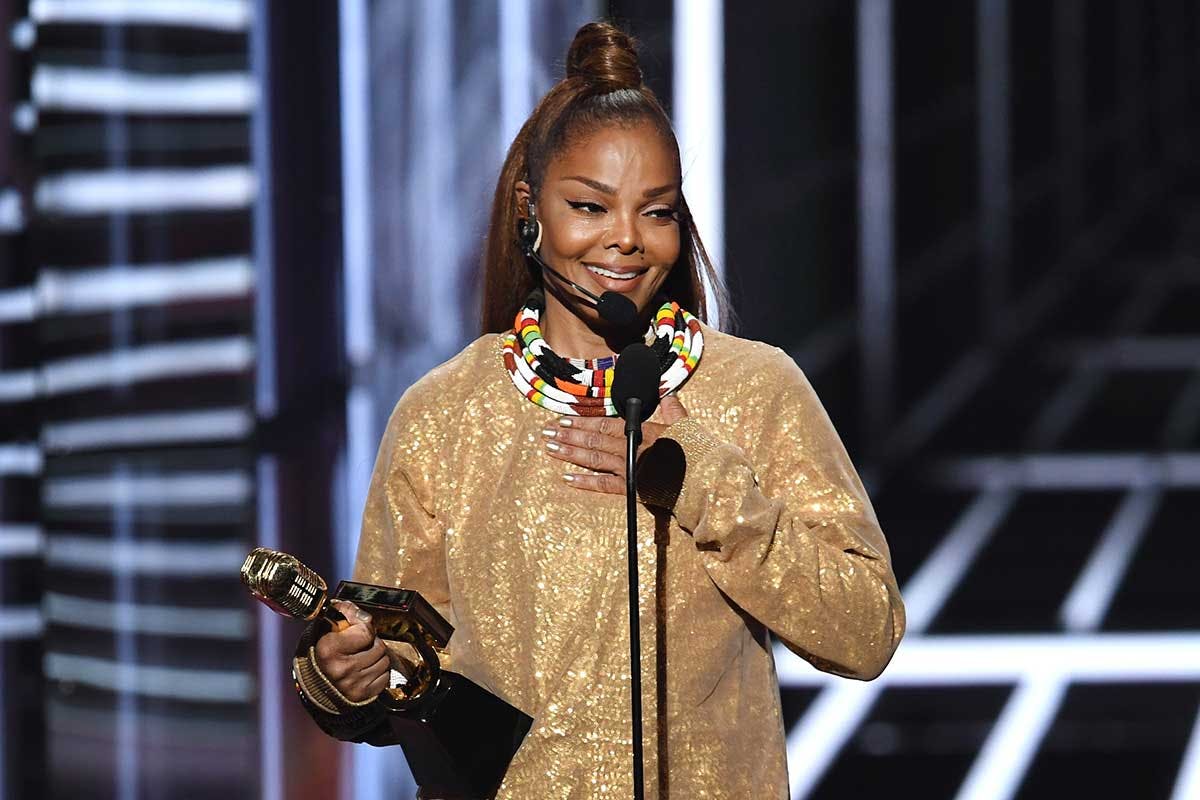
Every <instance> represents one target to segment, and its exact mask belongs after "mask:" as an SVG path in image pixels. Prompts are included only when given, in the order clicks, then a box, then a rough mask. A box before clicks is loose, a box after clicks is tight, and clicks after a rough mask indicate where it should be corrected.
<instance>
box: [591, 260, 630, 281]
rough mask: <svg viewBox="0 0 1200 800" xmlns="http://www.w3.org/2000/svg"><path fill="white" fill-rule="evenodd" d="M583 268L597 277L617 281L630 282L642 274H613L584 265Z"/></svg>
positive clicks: (606, 270) (601, 268)
mask: <svg viewBox="0 0 1200 800" xmlns="http://www.w3.org/2000/svg"><path fill="white" fill-rule="evenodd" d="M584 266H586V267H587V268H588V270H590V271H591V272H594V273H596V274H597V275H603V276H604V277H606V278H614V279H616V280H618V281H631V280H633V279H634V278H636V277H637V276H639V275H641V274H642V273H640V272H613V271H612V270H610V269H604V268H603V267H593V266H592V265H591V264H585V265H584Z"/></svg>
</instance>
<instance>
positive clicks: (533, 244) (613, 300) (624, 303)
mask: <svg viewBox="0 0 1200 800" xmlns="http://www.w3.org/2000/svg"><path fill="white" fill-rule="evenodd" d="M532 211H533V208H532V204H531V207H530V215H529V217H528V218H526V219H521V220H519V221H518V223H517V240H518V241H519V242H520V243H521V249H522V250H524V251H525V255H526V256H528V257H529V258H530V259H531V260H532V261H533V262H534V263H535V264H537V265H538V266H539V267H541V268H542V269H543V270H544V271H546V272H549V273H550V274H551V275H553V276H554V277H555V278H558V279H559V280H560V281H562V282H563V283H565V284H567V285H568V286H570V287H571V288H572V289H574V290H575V291H577V292H579V293H580V294H582V295H583V296H584V297H586V298H588V299H589V300H591V301H592V304H593V305H594V306H595V307H596V312H597V313H599V314H600V317H601V318H602V319H603V320H604V321H605V322H608V323H611V324H613V325H617V326H620V327H625V326H628V325H632V324H633V323H634V322H635V321H637V306H635V305H634V304H633V301H632V300H630V299H629V298H628V297H626V296H625V295H623V294H621V293H619V292H612V291H609V292H604V293H603V294H602V295H600V296H599V297H597V296H596V295H594V294H592V293H591V292H589V291H588V290H587V289H585V288H583V287H582V286H580V285H579V284H578V283H575V281H573V280H571V279H570V278H568V277H567V276H565V275H563V274H562V273H560V272H559V271H558V270H556V269H554V267H552V266H550V265H549V264H547V263H546V262H545V261H543V260H542V257H541V256H539V255H538V254H537V249H538V245H539V244H541V241H542V223H541V222H539V221H538V219H537V218H536V217H535V216H533V213H532Z"/></svg>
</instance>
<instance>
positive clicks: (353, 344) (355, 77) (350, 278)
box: [338, 0, 503, 366]
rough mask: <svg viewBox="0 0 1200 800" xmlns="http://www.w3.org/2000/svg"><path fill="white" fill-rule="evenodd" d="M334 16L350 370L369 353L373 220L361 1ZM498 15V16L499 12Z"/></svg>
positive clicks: (348, 0)
mask: <svg viewBox="0 0 1200 800" xmlns="http://www.w3.org/2000/svg"><path fill="white" fill-rule="evenodd" d="M338 12H339V13H338V20H339V22H340V24H339V26H338V27H339V35H340V39H341V47H340V48H339V50H338V53H339V58H340V62H341V63H340V67H341V69H340V71H339V79H340V87H341V96H340V99H341V115H342V125H341V131H342V280H343V282H344V300H343V302H344V305H345V328H346V356H347V358H348V359H349V360H350V364H351V365H353V366H363V365H366V364H367V363H369V362H370V360H371V356H372V354H373V352H374V349H375V341H374V339H375V315H374V307H373V305H372V291H371V288H372V287H371V283H372V281H371V277H372V274H373V271H372V266H373V262H374V256H373V255H372V246H371V245H372V242H371V237H372V232H373V230H374V224H373V223H374V219H373V217H372V208H371V136H370V133H371V126H370V108H371V98H370V91H371V86H372V83H371V72H370V68H369V64H370V52H369V47H370V41H371V37H370V35H369V25H370V21H369V18H370V13H369V12H368V10H367V3H366V2H365V0H342V2H341V3H340V4H339V5H338ZM499 13H501V14H503V12H502V11H501V12H499ZM446 102H450V101H449V100H447V101H446Z"/></svg>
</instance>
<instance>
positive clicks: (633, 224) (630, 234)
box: [605, 213, 646, 256]
mask: <svg viewBox="0 0 1200 800" xmlns="http://www.w3.org/2000/svg"><path fill="white" fill-rule="evenodd" d="M611 218H612V220H613V225H612V227H611V228H610V229H609V231H608V242H606V243H605V247H609V248H615V249H616V250H617V252H619V253H620V254H621V255H623V256H628V255H632V254H634V253H645V252H646V248H645V246H644V244H643V242H642V233H641V229H640V228H639V226H638V215H637V214H636V213H632V214H630V213H626V214H613V215H612V217H611Z"/></svg>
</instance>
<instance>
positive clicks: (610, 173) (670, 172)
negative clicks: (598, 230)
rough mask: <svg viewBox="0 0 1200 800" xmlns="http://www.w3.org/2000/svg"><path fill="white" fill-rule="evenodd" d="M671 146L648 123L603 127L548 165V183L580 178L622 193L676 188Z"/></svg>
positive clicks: (572, 144) (573, 143) (575, 142)
mask: <svg viewBox="0 0 1200 800" xmlns="http://www.w3.org/2000/svg"><path fill="white" fill-rule="evenodd" d="M672 144H673V143H671V142H668V141H667V140H666V137H665V136H664V135H663V134H662V132H660V131H659V130H658V129H657V128H655V127H654V126H653V125H652V124H650V123H647V122H642V123H638V124H635V125H631V126H620V125H610V126H606V127H604V128H601V129H600V130H598V131H596V132H595V133H592V134H590V135H587V136H581V137H575V138H574V139H573V140H572V141H570V142H568V144H567V145H566V146H565V147H563V149H562V150H561V151H560V152H559V153H558V154H557V155H556V156H555V157H554V158H553V159H551V161H550V163H549V164H548V165H547V167H546V179H547V183H553V182H555V181H558V180H562V179H563V178H565V177H567V176H574V175H581V176H584V177H587V178H591V179H593V180H596V181H599V182H601V183H606V184H608V185H609V186H612V187H615V188H617V189H618V190H619V191H621V192H624V191H627V190H628V191H630V192H641V191H642V190H644V189H648V188H652V187H658V186H664V185H666V184H670V183H675V184H678V183H679V165H678V162H677V160H676V157H675V149H674V147H673V146H672Z"/></svg>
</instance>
